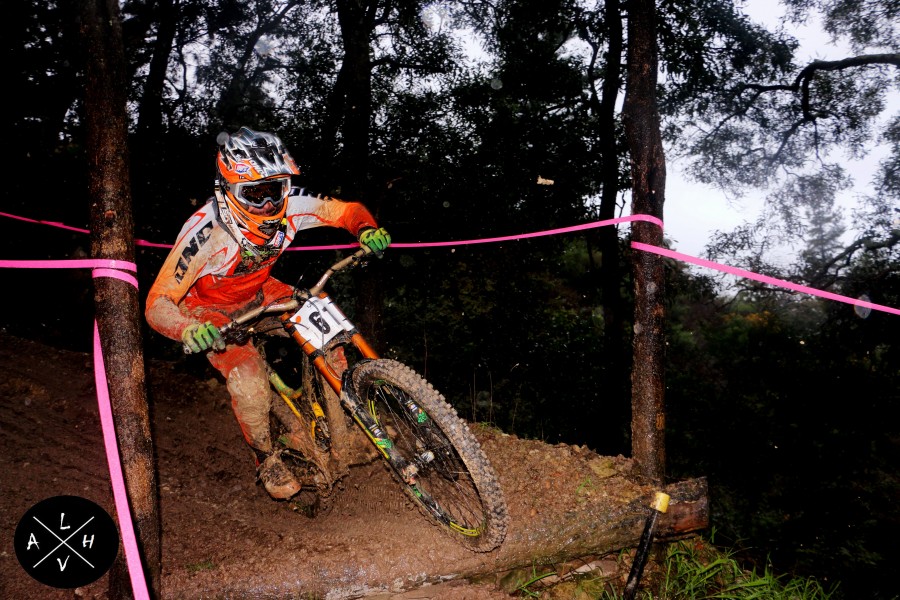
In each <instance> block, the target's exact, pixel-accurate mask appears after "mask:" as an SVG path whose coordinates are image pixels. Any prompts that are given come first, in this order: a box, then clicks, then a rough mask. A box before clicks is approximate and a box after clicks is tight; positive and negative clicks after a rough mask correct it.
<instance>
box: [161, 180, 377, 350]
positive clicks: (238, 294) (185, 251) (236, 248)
mask: <svg viewBox="0 0 900 600" xmlns="http://www.w3.org/2000/svg"><path fill="white" fill-rule="evenodd" d="M292 193H293V192H292ZM321 226H331V227H341V228H343V229H346V230H347V231H349V232H350V233H352V234H353V235H354V236H356V235H357V233H358V232H359V230H360V229H362V228H363V227H377V225H376V223H375V219H374V218H373V217H372V215H371V213H369V211H368V210H366V208H365V207H364V206H363V205H362V204H359V203H357V202H343V201H341V200H336V199H333V198H324V199H323V198H316V197H313V196H306V195H302V191H301V193H300V194H298V195H292V196H290V197H289V198H288V200H287V212H286V213H285V221H284V222H283V226H282V228H281V230H279V231H278V232H277V233H276V234H275V237H273V240H272V242H271V243H270V244H269V245H267V246H257V247H256V249H257V250H258V253H257V254H256V255H254V254H253V253H251V252H248V251H247V250H246V249H243V250H242V248H241V245H240V244H239V242H238V241H237V240H236V239H235V238H234V237H233V236H232V235H231V233H230V232H229V231H228V230H227V229H226V228H225V227H223V226H222V225H221V224H220V223H219V221H218V220H217V217H216V202H215V200H214V199H213V200H211V201H209V202H207V203H206V204H205V205H204V206H203V207H202V208H201V209H200V210H198V211H197V212H195V213H194V214H193V215H191V217H190V218H189V219H188V220H187V222H186V223H185V224H184V227H182V229H181V233H179V234H178V239H177V241H176V242H175V245H174V246H173V247H172V250H171V251H170V252H169V256H168V257H167V258H166V261H165V263H163V266H162V268H160V270H159V274H158V275H157V277H156V281H155V282H154V283H153V286H152V287H151V288H150V292H149V293H148V294H147V308H146V311H145V316H146V318H147V322H148V323H149V324H150V326H151V327H152V328H153V329H155V330H156V331H158V332H159V333H161V334H163V335H165V336H166V337H168V338H171V339H173V340H180V339H181V332H182V331H184V328H185V327H187V326H189V325H192V324H194V323H197V322H204V321H208V320H210V321H212V322H213V324H215V325H218V326H221V325H223V324H225V323H227V322H228V320H229V319H228V318H227V317H226V316H224V315H226V314H228V313H231V312H233V311H236V310H239V309H241V308H243V307H244V306H246V305H247V304H248V303H250V302H252V301H254V300H257V299H259V298H260V297H264V298H265V299H266V300H267V301H270V300H274V299H275V298H278V297H285V296H289V295H290V293H291V291H292V289H291V288H290V286H288V285H285V284H283V283H281V282H280V281H278V280H276V279H274V278H272V277H270V275H269V274H270V272H271V271H272V267H274V266H275V262H276V261H277V260H278V257H279V256H281V253H282V252H284V250H285V249H286V248H287V247H288V246H289V245H290V244H291V242H292V241H293V239H294V236H295V235H296V234H297V232H298V231H300V230H302V229H310V228H312V227H321Z"/></svg>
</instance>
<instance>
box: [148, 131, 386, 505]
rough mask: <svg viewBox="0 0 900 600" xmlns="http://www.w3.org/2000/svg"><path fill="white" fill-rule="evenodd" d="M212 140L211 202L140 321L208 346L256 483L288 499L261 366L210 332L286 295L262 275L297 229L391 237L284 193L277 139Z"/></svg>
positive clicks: (286, 179) (356, 208)
mask: <svg viewBox="0 0 900 600" xmlns="http://www.w3.org/2000/svg"><path fill="white" fill-rule="evenodd" d="M216 141H217V143H218V144H219V150H218V154H217V157H216V167H217V177H216V185H215V196H214V197H212V198H210V200H209V201H208V202H207V203H206V204H205V205H204V206H203V207H201V208H200V209H199V210H198V211H197V212H195V213H194V214H193V215H191V217H190V218H189V219H188V220H187V222H186V223H185V224H184V226H183V227H182V229H181V233H179V234H178V239H177V241H176V243H175V245H174V246H173V248H172V250H171V251H170V252H169V255H168V257H167V258H166V261H165V263H164V264H163V266H162V267H161V268H160V271H159V273H158V275H157V277H156V281H155V282H154V283H153V286H152V287H151V288H150V292H149V293H148V295H147V307H146V311H145V316H146V319H147V322H148V323H149V324H150V326H151V327H152V328H153V329H154V330H156V331H158V332H159V333H161V334H163V335H164V336H166V337H168V338H170V339H173V340H177V341H181V342H182V343H183V344H184V348H185V351H186V352H192V353H198V352H206V351H207V350H212V351H211V352H207V357H208V359H209V362H210V363H212V365H213V366H214V367H215V368H216V369H218V370H219V372H221V373H222V375H223V376H224V377H225V381H226V387H227V389H228V392H229V393H230V394H231V406H232V409H233V411H234V415H235V417H236V418H237V421H238V424H239V425H240V427H241V432H242V433H243V436H244V439H245V440H246V441H247V443H248V444H249V445H250V447H251V448H252V449H253V451H254V453H255V455H256V464H257V469H258V471H257V472H258V479H259V481H261V482H262V483H263V485H264V487H265V489H266V491H267V492H268V493H269V495H271V496H272V497H273V498H275V499H287V498H290V497H291V496H293V495H294V494H295V493H297V492H298V491H300V485H301V484H300V482H298V481H297V480H296V478H294V476H293V475H292V474H291V473H290V472H289V471H288V469H287V468H286V467H285V466H284V464H283V463H282V462H281V459H280V458H279V455H278V454H277V453H276V452H274V447H273V445H272V440H271V439H270V435H269V416H268V413H269V407H270V400H271V391H270V388H269V382H268V376H267V374H266V367H265V363H264V362H263V359H262V357H261V356H260V354H259V353H258V352H257V350H256V347H255V346H254V345H253V344H252V343H250V342H245V343H243V344H232V343H227V344H226V342H225V340H224V339H223V338H222V336H221V334H220V333H219V329H218V328H219V327H221V326H222V325H224V324H226V323H228V322H229V321H231V316H232V315H234V314H236V313H240V312H243V311H244V310H246V309H248V308H254V307H256V306H260V305H262V304H264V303H269V302H273V301H278V300H286V299H289V298H290V297H291V295H292V293H293V291H294V290H293V288H292V287H290V286H289V285H287V284H284V283H282V282H280V281H278V280H277V279H275V278H273V277H272V276H271V275H270V272H271V270H272V267H273V266H274V265H275V262H276V260H277V259H278V257H279V256H280V255H281V253H282V252H284V250H285V248H287V247H288V246H289V245H290V243H291V241H292V240H293V239H294V236H295V235H296V233H297V232H298V231H300V230H302V229H309V228H312V227H320V226H323V225H327V226H331V227H341V228H344V229H346V230H347V231H349V232H351V233H352V234H353V235H355V236H357V238H358V239H359V242H360V245H363V246H368V247H369V248H371V249H372V250H375V251H377V252H381V251H382V250H384V249H385V248H387V247H388V245H390V243H391V237H390V235H389V234H388V233H387V231H385V230H384V228H380V227H378V224H377V223H376V222H375V219H374V218H373V217H372V215H371V213H370V212H369V211H368V210H367V209H366V208H365V207H364V206H363V205H362V204H360V203H358V202H345V201H341V200H338V199H335V198H330V197H321V196H320V197H315V196H312V195H309V194H307V193H306V192H305V190H302V189H298V188H292V186H291V175H299V174H300V171H299V169H298V168H297V165H296V163H295V162H294V159H293V158H291V155H290V154H289V153H288V150H287V149H286V148H285V146H284V144H283V143H282V141H281V140H280V139H279V138H278V136H276V135H275V134H272V133H268V132H261V131H254V130H252V129H249V128H247V127H242V128H241V129H240V130H239V131H238V132H237V133H234V134H231V135H228V134H227V133H225V132H223V133H220V134H219V137H218V138H217V140H216Z"/></svg>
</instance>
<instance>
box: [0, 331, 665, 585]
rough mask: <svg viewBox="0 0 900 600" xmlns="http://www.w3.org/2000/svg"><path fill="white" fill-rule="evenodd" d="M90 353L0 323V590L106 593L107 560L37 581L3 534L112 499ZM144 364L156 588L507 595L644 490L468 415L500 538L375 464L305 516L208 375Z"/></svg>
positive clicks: (599, 538)
mask: <svg viewBox="0 0 900 600" xmlns="http://www.w3.org/2000/svg"><path fill="white" fill-rule="evenodd" d="M91 360H92V359H91V356H90V355H89V354H83V353H77V352H69V351H64V350H59V349H55V348H52V347H47V346H43V345H40V344H38V343H35V342H31V341H28V340H22V339H18V338H13V337H10V336H8V335H5V334H0V473H2V475H0V533H2V535H0V598H4V599H6V598H9V599H26V600H27V599H30V598H42V599H43V598H47V599H50V600H53V599H56V598H66V599H70V598H106V588H107V578H108V575H106V576H104V577H102V578H101V579H100V580H98V581H97V582H95V583H93V584H90V585H87V586H85V587H84V588H78V589H75V590H71V589H69V590H61V589H55V588H48V587H46V586H43V585H41V584H39V583H37V582H36V581H34V580H32V579H31V578H30V577H29V576H28V575H27V574H26V573H25V572H24V570H23V569H22V568H21V567H20V565H19V564H18V562H17V559H16V556H15V551H14V549H13V547H12V534H13V532H14V530H15V527H16V524H17V523H18V521H19V519H20V518H21V517H22V515H23V514H24V513H25V511H26V510H27V509H28V508H30V507H31V506H32V505H33V504H35V503H36V502H38V501H40V500H43V499H45V498H48V497H51V496H56V495H77V496H82V497H84V498H87V499H89V500H92V501H94V502H96V503H97V504H99V505H101V506H102V507H104V508H105V509H106V510H107V511H108V512H110V513H111V514H113V515H114V514H115V511H114V508H113V502H112V494H111V491H110V483H109V476H108V472H107V467H106V458H105V454H104V450H103V445H102V436H101V431H100V425H99V418H98V410H97V401H96V396H95V394H94V382H93V375H92V363H91ZM147 371H148V373H147V379H148V390H149V391H148V394H149V399H150V403H151V411H152V422H153V428H154V435H155V442H156V452H157V465H158V466H157V468H158V474H159V485H160V514H161V520H162V530H163V536H162V540H163V545H162V550H163V562H162V588H161V592H162V597H163V598H166V599H169V598H171V599H178V600H189V599H193V598H198V599H199V598H254V599H256V598H328V599H339V598H360V597H380V598H445V599H446V600H463V599H467V598H471V599H473V600H474V599H486V600H491V599H498V600H499V599H503V598H506V599H508V598H510V595H509V594H508V593H507V592H504V591H502V589H501V587H500V586H498V585H497V581H498V580H499V577H500V575H498V574H502V573H503V572H506V571H509V570H510V569H513V568H516V567H520V568H526V569H527V568H529V567H532V566H533V565H534V564H535V557H538V562H543V563H548V562H553V561H558V560H568V559H571V557H573V556H584V557H585V560H588V559H589V558H590V556H591V555H592V551H593V550H595V549H597V548H602V547H605V546H608V545H609V544H610V543H612V542H610V539H611V538H610V536H612V535H620V536H621V535H623V529H627V531H625V532H624V535H626V537H627V536H631V537H632V538H634V539H636V538H637V536H639V534H640V528H641V520H640V517H639V512H637V511H635V506H637V505H638V504H639V503H641V502H642V501H643V500H644V499H646V498H647V497H648V496H649V495H650V490H648V489H646V488H643V487H641V486H638V485H636V484H634V483H633V482H631V481H630V479H629V477H628V474H629V470H630V462H629V461H628V460H626V459H625V458H623V457H604V456H599V455H597V454H596V453H594V452H592V451H590V450H588V449H586V448H583V447H578V446H568V445H555V446H551V445H547V444H543V443H541V442H538V441H531V440H523V439H518V438H516V437H514V436H510V435H506V434H503V433H502V432H499V431H496V430H492V429H490V428H486V427H483V426H480V425H471V426H470V427H472V429H473V431H474V432H475V434H476V436H477V437H478V439H479V441H480V442H481V444H482V447H483V448H484V450H485V453H486V454H487V456H488V458H489V459H490V460H491V462H492V464H493V465H494V467H495V469H496V471H497V473H498V476H499V478H500V484H501V486H502V488H503V490H504V494H505V496H506V500H507V504H508V507H509V513H510V520H511V522H510V528H509V532H508V534H507V538H506V540H505V542H504V544H503V545H502V547H501V548H500V549H499V550H497V551H494V552H491V553H473V552H471V551H468V550H466V549H464V548H463V547H461V546H459V545H457V544H456V543H455V542H454V541H453V540H451V539H450V538H448V537H447V536H446V535H445V534H444V533H443V532H442V531H441V530H439V529H438V528H437V527H436V526H433V525H431V524H430V523H429V522H427V521H426V520H425V519H424V518H423V517H422V516H421V515H420V514H419V512H418V511H417V509H416V508H415V507H414V506H412V505H411V503H410V502H409V501H408V500H407V498H406V497H405V495H404V494H403V492H402V491H401V490H400V488H399V487H398V486H397V485H396V484H395V483H394V482H393V480H392V479H391V476H390V474H389V473H388V472H387V470H386V469H385V468H384V467H383V466H382V465H381V464H380V463H373V464H371V465H367V466H364V467H359V468H356V469H354V470H353V472H352V473H351V474H350V476H349V477H348V478H347V479H346V480H345V482H344V485H343V489H342V490H341V492H340V494H339V495H338V497H337V498H336V500H335V502H334V505H333V508H332V509H331V510H330V511H329V512H328V513H327V514H325V515H320V516H317V517H315V518H312V519H311V518H307V517H306V516H304V515H303V514H300V513H299V512H297V511H295V510H292V509H291V507H290V506H289V505H288V504H285V503H277V502H274V501H272V500H270V499H269V497H268V496H267V495H266V493H265V492H264V490H263V489H262V487H261V486H259V485H258V484H257V483H256V481H255V471H254V467H253V459H252V457H251V455H250V452H249V450H248V449H247V447H246V446H245V445H244V442H243V439H242V438H241V434H240V430H239V429H238V426H237V424H236V422H235V420H234V417H233V414H232V412H231V408H230V405H229V400H228V394H227V392H226V390H225V388H224V385H223V383H222V381H221V380H219V379H216V378H209V379H205V380H204V379H198V378H197V376H196V374H192V373H187V372H185V371H184V369H183V367H182V366H180V363H170V362H163V361H149V362H148V369H147ZM628 511H635V512H634V515H631V514H630V513H628ZM626 513H628V514H626ZM120 551H121V550H120ZM620 576H621V574H620ZM479 577H480V578H481V579H479ZM475 581H480V583H474V582H475ZM507 587H508V583H507Z"/></svg>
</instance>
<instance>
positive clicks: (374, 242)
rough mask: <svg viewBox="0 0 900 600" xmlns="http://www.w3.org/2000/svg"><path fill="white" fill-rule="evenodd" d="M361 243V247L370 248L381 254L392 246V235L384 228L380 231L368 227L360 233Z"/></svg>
mask: <svg viewBox="0 0 900 600" xmlns="http://www.w3.org/2000/svg"><path fill="white" fill-rule="evenodd" d="M359 243H360V245H361V246H368V247H369V248H371V249H372V251H373V252H378V253H380V252H381V251H382V250H384V249H385V248H387V247H388V246H390V245H391V234H389V233H388V232H387V230H386V229H385V228H384V227H379V228H378V229H375V228H374V227H367V228H365V229H363V230H362V231H361V232H359Z"/></svg>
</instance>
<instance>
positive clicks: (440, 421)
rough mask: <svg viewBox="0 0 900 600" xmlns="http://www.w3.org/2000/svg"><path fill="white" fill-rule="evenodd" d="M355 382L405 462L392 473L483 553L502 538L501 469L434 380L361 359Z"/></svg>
mask: <svg viewBox="0 0 900 600" xmlns="http://www.w3.org/2000/svg"><path fill="white" fill-rule="evenodd" d="M352 385H353V388H354V391H355V393H356V395H357V396H358V398H359V400H360V401H361V402H362V403H363V406H364V407H365V409H366V410H367V411H368V412H369V414H370V415H371V416H372V417H374V418H375V420H376V421H377V423H378V425H379V426H380V427H381V429H383V430H384V431H385V432H386V433H387V436H388V437H389V438H390V440H391V443H392V447H393V451H394V452H395V453H396V454H399V455H400V456H401V457H402V459H403V462H405V463H406V466H405V467H404V472H403V473H400V472H398V470H397V468H396V466H394V465H392V467H394V468H393V469H392V471H393V472H394V475H395V476H397V478H398V479H399V480H400V481H401V483H402V485H403V488H404V489H405V490H406V492H407V494H409V496H410V497H411V498H412V499H413V501H415V503H416V505H417V506H418V507H419V508H420V510H421V511H422V512H423V513H424V514H425V515H427V516H428V517H430V518H431V519H433V520H435V521H436V522H437V523H439V524H440V525H441V526H443V528H444V530H445V531H446V532H447V533H449V534H450V535H451V536H453V537H454V538H455V539H456V540H457V541H459V542H460V543H462V544H463V545H465V546H466V547H468V548H470V549H471V550H474V551H477V552H487V551H490V550H493V549H494V548H496V547H497V546H499V545H500V543H501V542H502V541H503V538H504V537H505V536H506V529H507V526H508V523H509V516H508V514H507V510H506V503H505V501H504V499H503V492H502V491H501V489H500V484H499V483H498V481H497V476H496V473H495V472H494V469H493V467H492V466H491V464H490V463H489V462H488V459H487V457H486V456H485V455H484V452H483V450H482V449H481V446H480V445H479V443H478V440H477V439H475V436H474V435H473V434H472V432H471V431H470V430H469V428H468V426H467V425H466V423H465V422H464V421H463V420H462V419H460V418H459V417H458V416H457V414H456V411H455V410H454V409H453V407H451V406H450V405H449V404H448V403H447V401H446V400H445V399H444V397H443V396H442V395H441V394H440V393H439V392H437V391H436V390H435V389H434V388H433V387H432V386H431V384H429V383H428V382H427V381H425V380H424V379H423V378H422V377H420V376H419V375H418V374H417V373H415V372H414V371H413V370H412V369H410V368H409V367H407V366H405V365H403V364H401V363H399V362H396V361H393V360H387V359H378V360H372V361H367V362H364V363H361V364H359V365H358V366H357V367H356V368H355V369H354V370H353V373H352Z"/></svg>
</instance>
